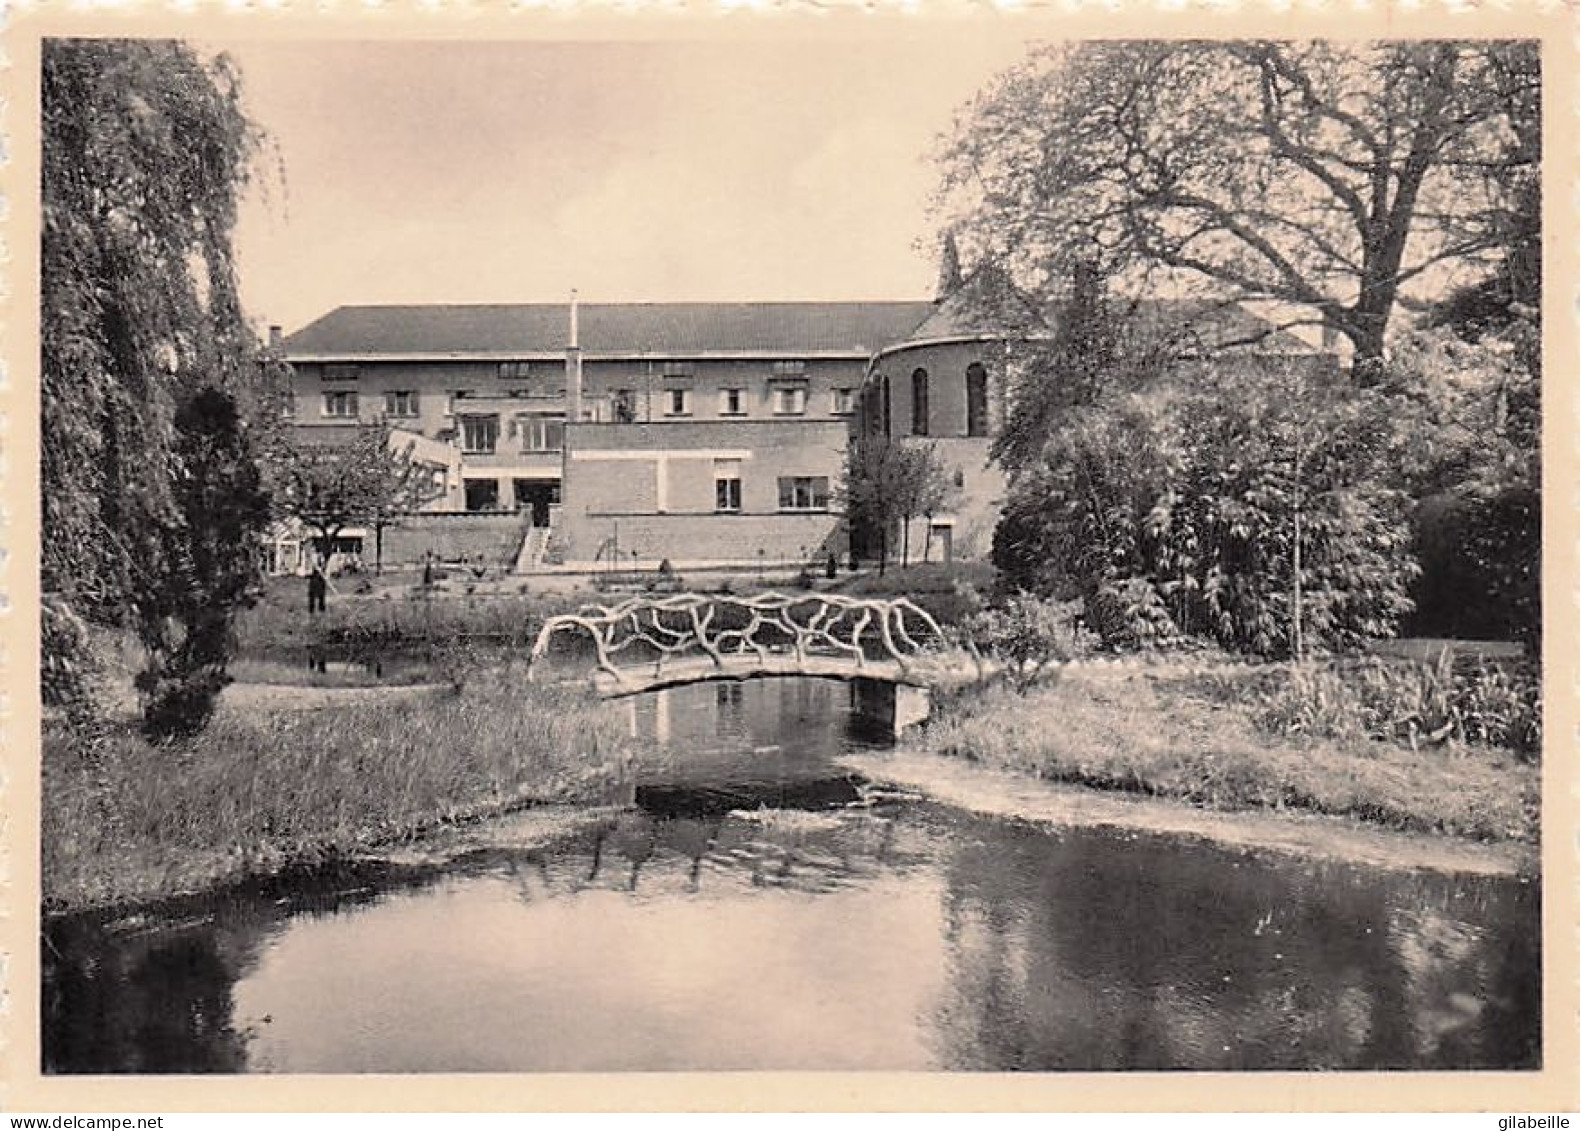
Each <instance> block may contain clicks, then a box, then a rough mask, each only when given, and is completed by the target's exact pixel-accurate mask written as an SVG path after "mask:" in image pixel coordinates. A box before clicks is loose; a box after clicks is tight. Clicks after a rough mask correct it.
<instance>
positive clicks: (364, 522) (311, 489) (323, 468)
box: [284, 419, 435, 568]
mask: <svg viewBox="0 0 1580 1131" xmlns="http://www.w3.org/2000/svg"><path fill="white" fill-rule="evenodd" d="M414 447H415V443H414V442H413V443H410V444H401V443H399V442H397V440H396V439H395V437H394V435H393V430H392V429H391V428H390V426H389V423H388V422H387V421H385V420H382V419H381V420H377V421H371V422H365V423H360V424H358V425H357V426H356V431H355V433H354V434H353V435H352V437H351V439H350V440H349V441H348V442H344V443H332V444H330V443H321V442H317V443H303V444H299V445H298V446H297V447H296V449H295V451H294V453H293V455H292V457H291V460H290V464H289V467H288V470H287V473H286V474H287V476H288V478H289V482H290V486H289V488H288V490H287V491H286V492H285V495H284V502H285V507H286V510H287V512H288V513H289V514H290V515H291V516H292V517H294V518H296V519H297V520H298V521H300V522H301V523H303V524H304V525H306V526H308V527H310V528H311V529H312V530H313V531H314V532H315V541H317V543H318V552H319V553H320V554H321V555H322V556H323V557H324V558H325V559H327V558H328V557H329V555H330V553H331V552H332V551H333V550H334V546H335V541H336V539H338V538H339V537H340V534H341V532H342V531H343V530H345V529H346V528H347V527H348V526H371V527H372V528H373V530H374V536H375V540H376V550H375V563H376V565H377V566H378V567H379V568H382V566H383V555H384V530H385V528H387V527H389V526H391V525H393V524H394V523H395V522H397V521H398V520H399V518H400V516H401V515H403V514H406V513H408V512H410V511H414V510H416V509H417V508H418V507H420V506H421V505H422V504H423V503H425V502H427V501H429V500H430V499H432V498H433V497H434V495H435V491H434V487H433V479H432V471H431V469H430V467H429V466H428V465H427V464H426V463H423V462H422V461H420V460H417V459H414V458H413V449H414Z"/></svg>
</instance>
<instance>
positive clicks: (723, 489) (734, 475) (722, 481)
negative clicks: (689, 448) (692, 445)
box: [713, 459, 741, 514]
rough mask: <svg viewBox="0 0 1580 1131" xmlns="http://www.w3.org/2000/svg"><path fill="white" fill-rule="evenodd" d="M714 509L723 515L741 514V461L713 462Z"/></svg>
mask: <svg viewBox="0 0 1580 1131" xmlns="http://www.w3.org/2000/svg"><path fill="white" fill-rule="evenodd" d="M713 499H714V502H713V509H714V510H716V511H719V512H721V513H727V514H739V513H740V509H741V461H740V460H738V459H716V460H714V461H713Z"/></svg>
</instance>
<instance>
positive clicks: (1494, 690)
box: [1252, 649, 1542, 761]
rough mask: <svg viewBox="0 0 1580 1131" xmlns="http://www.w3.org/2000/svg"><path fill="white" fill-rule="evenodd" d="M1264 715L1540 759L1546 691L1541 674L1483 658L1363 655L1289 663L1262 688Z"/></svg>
mask: <svg viewBox="0 0 1580 1131" xmlns="http://www.w3.org/2000/svg"><path fill="white" fill-rule="evenodd" d="M1252 701H1253V704H1254V710H1255V712H1256V718H1257V721H1258V722H1259V724H1260V725H1261V726H1262V728H1263V729H1264V730H1267V731H1269V732H1270V733H1274V734H1284V735H1294V734H1304V735H1310V736H1313V737H1317V738H1340V739H1374V740H1378V741H1384V742H1403V743H1406V744H1408V745H1411V746H1418V745H1421V744H1423V743H1430V744H1441V743H1445V742H1455V743H1463V744H1474V745H1483V746H1496V747H1502V748H1505V749H1508V750H1511V751H1513V752H1514V753H1516V754H1517V755H1518V756H1519V757H1521V758H1523V759H1525V760H1527V761H1537V760H1539V759H1540V757H1541V746H1542V696H1541V681H1540V679H1539V678H1538V675H1537V673H1536V671H1535V670H1534V669H1533V668H1531V667H1528V666H1525V665H1523V664H1500V663H1496V662H1489V661H1488V660H1485V659H1483V658H1480V657H1477V658H1474V659H1472V660H1471V661H1470V662H1468V663H1463V664H1461V663H1457V662H1456V658H1455V656H1454V653H1453V652H1452V651H1451V650H1450V649H1444V650H1443V651H1442V652H1441V653H1440V654H1439V656H1438V658H1437V660H1436V661H1435V662H1433V663H1419V662H1413V661H1408V660H1405V661H1400V660H1381V659H1363V660H1352V661H1335V662H1328V663H1322V662H1314V663H1305V664H1294V665H1290V666H1289V667H1288V668H1287V669H1280V670H1278V671H1277V672H1276V673H1274V674H1271V675H1269V676H1268V677H1265V678H1264V679H1263V680H1262V681H1261V682H1260V685H1259V686H1257V687H1256V688H1255V690H1254V693H1253V697H1252Z"/></svg>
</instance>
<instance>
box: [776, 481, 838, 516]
mask: <svg viewBox="0 0 1580 1131" xmlns="http://www.w3.org/2000/svg"><path fill="white" fill-rule="evenodd" d="M779 509H780V510H782V511H826V510H828V476H826V475H785V476H780V478H779Z"/></svg>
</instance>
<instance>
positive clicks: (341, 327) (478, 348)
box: [284, 301, 933, 358]
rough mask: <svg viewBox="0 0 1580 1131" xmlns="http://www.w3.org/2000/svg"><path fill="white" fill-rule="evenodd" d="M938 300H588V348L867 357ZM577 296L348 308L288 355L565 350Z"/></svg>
mask: <svg viewBox="0 0 1580 1131" xmlns="http://www.w3.org/2000/svg"><path fill="white" fill-rule="evenodd" d="M932 311H933V304H932V303H931V302H926V301H921V302H673V303H580V304H579V305H578V308H577V319H578V325H579V334H578V336H579V341H580V345H581V348H582V352H583V353H584V354H615V355H622V354H639V355H656V356H667V357H695V356H699V355H705V354H719V353H724V354H729V353H761V354H781V355H786V356H789V357H795V356H797V355H803V354H818V353H835V354H849V355H852V356H860V357H867V356H868V355H870V354H872V353H874V352H876V351H877V350H878V349H880V348H882V347H883V346H886V345H888V344H890V343H891V342H897V341H900V340H901V339H903V338H905V337H907V336H908V335H909V334H910V331H911V329H912V328H913V327H915V326H916V325H917V324H918V323H920V322H921V321H922V320H923V319H925V318H927V317H928V316H929V315H930V314H931V313H932ZM569 338H570V305H569V304H568V303H531V304H521V305H496V306H445V305H438V306H342V307H338V308H337V309H335V310H332V311H330V312H329V313H328V314H326V315H324V316H323V317H322V318H320V319H318V320H317V321H315V322H312V323H310V324H309V325H307V326H305V327H303V328H302V329H301V330H298V331H297V332H296V333H294V334H292V335H291V336H290V337H288V338H286V339H285V342H284V347H285V352H286V356H287V357H297V358H300V357H304V356H308V357H323V358H333V357H339V356H344V357H375V356H381V355H398V356H407V357H452V356H460V357H465V356H476V355H484V356H491V357H492V356H504V357H508V356H510V355H512V354H523V355H530V354H540V353H560V352H563V350H564V349H565V347H566V345H567V344H568V342H569Z"/></svg>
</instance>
